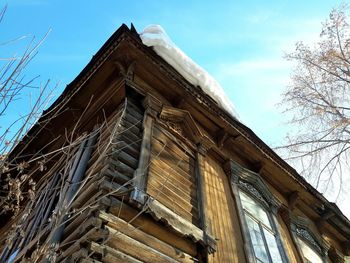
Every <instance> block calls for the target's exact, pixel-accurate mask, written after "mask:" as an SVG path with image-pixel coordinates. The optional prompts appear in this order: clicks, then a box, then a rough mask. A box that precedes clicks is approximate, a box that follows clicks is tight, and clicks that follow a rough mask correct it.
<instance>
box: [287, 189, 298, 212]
mask: <svg viewBox="0 0 350 263" xmlns="http://www.w3.org/2000/svg"><path fill="white" fill-rule="evenodd" d="M299 199H300V195H299V192H298V191H294V192H291V193H290V194H289V195H288V208H289V210H290V211H293V210H294V208H295V206H296V204H297V202H298V201H299Z"/></svg>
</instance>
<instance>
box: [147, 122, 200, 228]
mask: <svg viewBox="0 0 350 263" xmlns="http://www.w3.org/2000/svg"><path fill="white" fill-rule="evenodd" d="M163 129H164V128H162V127H160V126H155V127H154V131H153V137H152V147H151V149H152V152H151V163H150V167H149V175H148V184H147V193H148V194H149V195H150V196H151V197H153V198H154V199H156V200H158V201H159V202H161V203H162V204H163V205H165V206H166V207H168V208H169V209H171V210H172V211H173V212H175V213H176V214H178V215H179V216H181V217H183V218H184V219H186V220H187V221H189V222H191V223H192V224H194V225H196V226H198V225H199V216H198V200H197V191H196V177H195V158H194V156H193V153H192V152H191V151H190V150H189V149H184V148H183V147H181V146H180V145H179V144H177V143H176V140H178V139H175V138H174V137H173V136H171V135H170V134H169V133H166V132H165V131H164V130H163Z"/></svg>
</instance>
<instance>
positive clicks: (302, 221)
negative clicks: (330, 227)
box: [291, 216, 329, 263]
mask: <svg viewBox="0 0 350 263" xmlns="http://www.w3.org/2000/svg"><path fill="white" fill-rule="evenodd" d="M309 225H310V222H309V220H308V219H307V218H303V217H299V216H298V217H296V216H292V217H291V233H292V238H293V241H294V243H295V246H296V247H297V249H298V251H299V253H300V256H301V258H302V260H303V262H305V263H308V262H309V261H307V259H306V258H305V257H304V254H303V251H302V247H301V244H300V241H299V240H302V241H303V242H304V243H306V245H308V246H309V248H310V249H312V250H313V252H314V253H316V254H317V255H318V256H320V258H321V260H322V262H323V263H326V262H328V261H327V260H328V250H329V247H328V246H327V244H326V242H325V241H324V240H323V238H322V237H320V236H318V235H317V234H315V233H314V232H313V231H312V230H311V229H310V227H309Z"/></svg>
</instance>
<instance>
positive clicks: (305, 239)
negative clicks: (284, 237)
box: [293, 224, 326, 263]
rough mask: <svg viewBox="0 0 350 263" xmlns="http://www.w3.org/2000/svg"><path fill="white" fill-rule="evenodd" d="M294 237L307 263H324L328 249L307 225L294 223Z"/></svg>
mask: <svg viewBox="0 0 350 263" xmlns="http://www.w3.org/2000/svg"><path fill="white" fill-rule="evenodd" d="M293 229H294V231H293V232H294V238H295V240H296V243H297V245H298V247H299V250H300V251H301V255H302V257H303V259H304V262H305V263H324V262H325V260H324V256H325V254H326V253H325V251H326V249H325V248H324V247H323V246H322V242H321V241H320V239H319V238H317V237H316V236H315V235H314V234H313V233H312V232H310V231H309V230H308V227H307V226H300V225H295V224H294V225H293Z"/></svg>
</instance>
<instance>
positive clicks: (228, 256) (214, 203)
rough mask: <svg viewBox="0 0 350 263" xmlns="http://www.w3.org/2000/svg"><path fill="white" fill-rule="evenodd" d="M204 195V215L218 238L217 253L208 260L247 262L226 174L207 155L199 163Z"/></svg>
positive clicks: (213, 233) (211, 230) (217, 262)
mask: <svg viewBox="0 0 350 263" xmlns="http://www.w3.org/2000/svg"><path fill="white" fill-rule="evenodd" d="M201 167H202V169H203V175H204V188H205V193H206V198H207V206H208V207H207V208H208V209H207V211H205V212H206V215H207V216H208V218H209V221H210V225H209V229H210V232H211V233H212V235H213V236H214V237H215V238H217V239H218V241H217V252H216V253H215V254H213V255H210V256H209V262H216V263H219V262H237V263H244V262H246V259H245V256H244V249H243V240H242V234H241V230H240V225H239V218H238V214H237V211H236V209H235V206H234V200H233V198H232V194H231V189H230V186H229V184H228V180H227V176H226V174H225V172H224V171H223V169H222V167H221V165H220V164H219V163H218V162H216V161H215V160H213V159H212V158H210V157H207V158H205V163H204V164H202V165H201Z"/></svg>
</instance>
